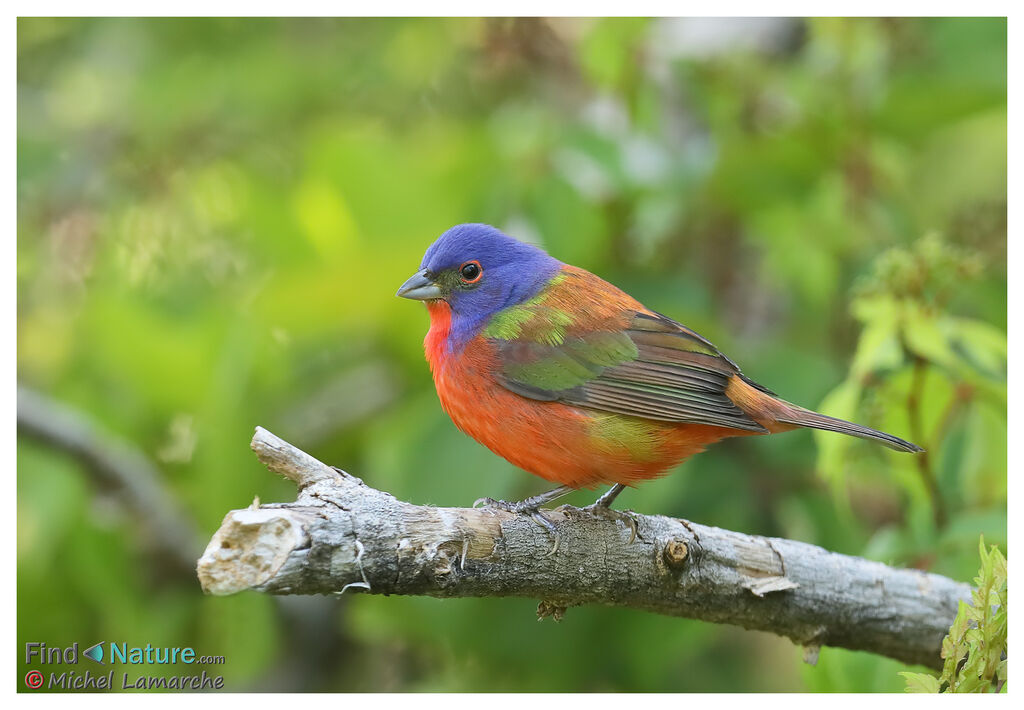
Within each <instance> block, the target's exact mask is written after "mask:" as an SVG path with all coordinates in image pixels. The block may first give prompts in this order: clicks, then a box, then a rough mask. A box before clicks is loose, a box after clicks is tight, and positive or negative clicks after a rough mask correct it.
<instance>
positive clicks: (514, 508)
mask: <svg viewBox="0 0 1024 710" xmlns="http://www.w3.org/2000/svg"><path fill="white" fill-rule="evenodd" d="M573 490H575V489H574V488H572V487H571V486H559V487H558V488H552V489H551V490H550V491H545V492H544V493H540V494H539V495H535V496H531V497H529V498H527V499H526V500H521V501H518V502H515V503H512V502H509V501H507V500H495V499H494V498H478V499H477V500H476V501H474V502H473V507H474V508H476V507H477V506H478V505H483V506H485V507H488V508H498V509H499V510H505V511H508V512H509V513H517V514H518V513H527V514H529V516H530V517H531V518H533V519H534V520H535V521H537V522H538V523H539V524H540V525H542V526H543V527H544V528H546V529H547V531H548V532H549V533H550V534H551V536H552V537H553V538H554V539H555V544H554V547H552V548H551V552H549V553H548V556H551V555H553V554H555V552H556V551H557V550H558V544H559V543H560V542H561V536H560V535H559V534H558V528H557V527H556V526H555V523H554V522H553V521H552V520H551V518H549V517H548V516H546V515H544V513H542V512H540V507H541V506H542V505H544V504H545V503H550V502H551V501H553V500H555V499H556V498H561V497H562V496H564V495H567V494H569V493H572V492H573Z"/></svg>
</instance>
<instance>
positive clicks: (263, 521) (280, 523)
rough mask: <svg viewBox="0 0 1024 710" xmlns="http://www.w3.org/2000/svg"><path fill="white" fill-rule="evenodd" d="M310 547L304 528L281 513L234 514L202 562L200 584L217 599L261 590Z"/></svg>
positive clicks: (204, 555)
mask: <svg viewBox="0 0 1024 710" xmlns="http://www.w3.org/2000/svg"><path fill="white" fill-rule="evenodd" d="M308 544H309V541H308V539H307V536H306V533H305V531H304V530H303V528H302V526H301V525H299V524H298V523H297V522H296V521H294V520H292V519H291V518H290V517H289V516H288V515H287V514H282V512H281V511H279V510H267V509H259V510H252V509H248V510H233V511H231V512H230V513H228V514H227V516H226V517H225V518H224V522H223V523H221V526H220V529H219V530H218V531H217V532H216V533H215V534H214V536H213V539H212V540H210V544H209V545H207V547H206V551H205V552H204V553H203V556H202V557H200V558H199V563H198V565H197V568H196V571H197V572H198V574H199V583H200V584H201V585H202V587H203V591H204V592H206V593H207V594H213V595H216V596H222V595H226V594H235V593H236V592H240V591H242V590H245V589H251V588H253V587H259V586H261V585H262V584H264V583H265V582H267V581H268V580H270V579H271V578H273V576H274V575H275V574H277V572H278V570H279V569H281V565H283V564H284V562H285V560H287V559H288V555H289V554H291V552H292V551H293V550H295V549H296V548H299V547H304V546H306V545H308Z"/></svg>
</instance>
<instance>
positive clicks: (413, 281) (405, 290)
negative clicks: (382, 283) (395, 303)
mask: <svg viewBox="0 0 1024 710" xmlns="http://www.w3.org/2000/svg"><path fill="white" fill-rule="evenodd" d="M395 295H396V296H401V297H402V298H411V299H412V300H414V301H432V300H434V299H438V298H441V289H440V288H438V286H437V284H435V283H434V282H433V281H431V280H430V279H429V278H428V277H427V270H426V269H423V270H422V271H418V272H416V273H415V274H413V275H412V276H411V277H410V278H409V280H408V281H406V282H405V283H404V284H402V287H401V288H400V289H398V293H396V294H395Z"/></svg>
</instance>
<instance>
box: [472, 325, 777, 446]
mask: <svg viewBox="0 0 1024 710" xmlns="http://www.w3.org/2000/svg"><path fill="white" fill-rule="evenodd" d="M538 307H539V306H538ZM535 315H536V316H538V317H541V318H543V314H542V313H537V314H535ZM490 342H491V344H492V346H493V347H494V348H495V350H496V352H497V354H498V358H499V362H500V366H501V372H500V373H499V376H498V379H499V382H500V383H501V384H502V386H504V387H505V388H506V389H509V390H511V391H512V392H515V393H516V394H519V395H522V396H523V397H528V398H530V399H535V400H541V401H557V402H562V403H565V404H571V405H576V406H580V407H588V408H591V409H598V410H603V411H606V412H614V413H616V414H626V415H630V416H635V417H641V418H645V419H654V420H659V421H667V422H688V423H693V424H709V425H714V426H722V427H729V428H733V429H743V430H747V431H753V432H764V433H766V432H767V429H765V428H764V427H763V426H761V425H760V424H758V423H757V422H756V421H754V420H753V419H752V418H751V417H750V416H749V415H747V413H746V412H744V411H743V410H742V409H740V408H739V407H737V406H736V404H735V403H733V401H732V400H731V399H729V397H728V396H727V395H726V388H727V387H728V386H729V381H730V379H731V378H732V377H733V376H735V375H739V374H740V372H739V368H738V367H736V365H735V364H734V363H733V362H732V361H731V360H729V359H728V358H727V357H725V356H724V355H722V354H721V353H720V352H718V350H717V349H716V348H715V346H714V345H712V344H711V343H710V342H708V341H707V340H705V339H704V338H702V337H701V336H700V335H698V334H697V333H695V332H694V331H692V330H690V329H689V328H687V327H685V326H683V325H681V324H679V323H676V322H675V321H673V320H671V319H670V318H666V317H665V316H662V315H660V314H657V313H653V312H637V313H635V314H634V315H633V316H632V318H631V319H630V320H629V321H628V325H627V327H625V328H620V329H617V330H593V331H589V332H581V331H580V330H579V329H574V328H568V329H566V330H565V332H564V334H563V335H561V336H560V337H558V338H553V339H552V338H548V339H528V338H522V337H517V338H512V339H502V338H491V339H490ZM741 376H742V375H741Z"/></svg>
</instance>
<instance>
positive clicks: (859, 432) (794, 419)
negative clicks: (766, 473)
mask: <svg viewBox="0 0 1024 710" xmlns="http://www.w3.org/2000/svg"><path fill="white" fill-rule="evenodd" d="M789 409H790V411H789V412H787V413H786V415H785V416H779V417H776V421H778V422H781V423H783V424H793V425H795V426H802V427H808V428H809V429H823V430H824V431H836V432H839V433H840V434H849V435H850V436H856V437H859V438H861V439H868V440H869V441H877V442H878V443H880V444H882V445H883V446H888V447H889V448H890V449H893V450H895V451H905V452H907V453H910V454H916V453H920V452H922V451H924V449H922V448H921V447H920V446H918V445H917V444H912V443H910V442H909V441H904V440H903V439H901V438H899V437H898V436H893V435H892V434H886V433H885V432H884V431H878V430H877V429H872V428H871V427H866V426H862V425H860V424H854V423H853V422H848V421H846V420H844V419H836V418H835V417H830V416H827V415H825V414H818V413H817V412H812V411H811V410H809V409H804V408H803V407H796V406H793V405H790V407H789Z"/></svg>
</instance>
